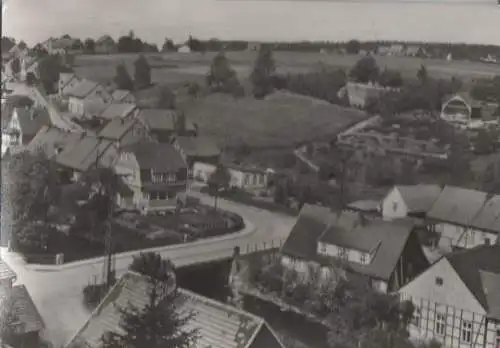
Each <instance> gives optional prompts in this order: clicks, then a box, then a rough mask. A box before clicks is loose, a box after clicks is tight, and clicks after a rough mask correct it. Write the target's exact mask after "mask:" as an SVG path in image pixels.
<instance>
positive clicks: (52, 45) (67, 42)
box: [41, 37, 78, 55]
mask: <svg viewBox="0 0 500 348" xmlns="http://www.w3.org/2000/svg"><path fill="white" fill-rule="evenodd" d="M76 41H77V40H76V39H73V38H70V37H62V38H59V39H54V38H50V39H48V40H47V41H45V42H43V43H42V44H41V46H42V47H43V48H44V49H45V50H46V51H47V52H48V53H49V54H52V55H56V54H58V55H66V54H68V53H77V52H78V50H76V49H75V48H74V47H75V46H74V45H75V43H76Z"/></svg>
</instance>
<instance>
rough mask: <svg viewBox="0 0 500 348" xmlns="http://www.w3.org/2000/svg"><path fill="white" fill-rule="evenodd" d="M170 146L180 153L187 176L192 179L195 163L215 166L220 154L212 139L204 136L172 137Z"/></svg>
mask: <svg viewBox="0 0 500 348" xmlns="http://www.w3.org/2000/svg"><path fill="white" fill-rule="evenodd" d="M172 145H173V146H174V147H175V148H176V149H177V151H179V152H180V154H181V156H182V157H183V158H184V160H185V161H186V163H187V165H188V175H189V177H190V178H192V177H193V167H194V164H195V162H203V163H209V164H214V165H215V164H217V163H218V162H219V159H220V156H221V154H222V151H221V149H220V148H219V147H218V146H217V144H216V143H215V141H214V140H213V139H212V138H209V137H205V136H196V137H185V136H174V137H173V139H172Z"/></svg>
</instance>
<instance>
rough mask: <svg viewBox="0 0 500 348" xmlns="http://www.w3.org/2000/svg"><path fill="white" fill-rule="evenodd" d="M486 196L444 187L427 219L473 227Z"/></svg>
mask: <svg viewBox="0 0 500 348" xmlns="http://www.w3.org/2000/svg"><path fill="white" fill-rule="evenodd" d="M486 198H487V194H486V193H484V192H480V191H476V190H469V189H464V188H460V187H454V186H445V188H444V189H443V191H442V192H441V194H440V195H439V197H438V198H437V200H436V202H434V204H433V206H432V208H431V210H430V211H429V212H428V213H427V217H428V218H430V219H432V220H437V221H443V222H449V223H452V224H458V225H461V226H473V225H472V222H473V219H474V217H475V216H476V215H477V214H478V213H479V211H480V210H481V208H482V207H483V205H484V203H485V202H486Z"/></svg>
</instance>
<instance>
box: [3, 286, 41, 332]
mask: <svg viewBox="0 0 500 348" xmlns="http://www.w3.org/2000/svg"><path fill="white" fill-rule="evenodd" d="M4 291H5V290H4ZM0 295H3V296H5V300H6V301H7V302H6V303H9V305H10V306H12V307H11V309H10V310H11V311H12V312H13V314H14V316H15V318H17V320H18V322H17V323H16V324H19V326H17V325H16V327H18V330H19V331H18V334H26V333H30V332H38V331H40V330H42V329H43V328H44V326H45V325H44V322H43V320H42V317H41V316H40V313H39V312H38V310H37V308H36V306H35V304H34V303H33V300H32V299H31V296H30V294H29V293H28V290H27V289H26V287H25V286H24V285H16V286H13V287H12V289H11V290H10V293H7V292H4V293H3V294H2V289H0ZM3 296H0V298H2V297H3ZM5 300H4V301H5Z"/></svg>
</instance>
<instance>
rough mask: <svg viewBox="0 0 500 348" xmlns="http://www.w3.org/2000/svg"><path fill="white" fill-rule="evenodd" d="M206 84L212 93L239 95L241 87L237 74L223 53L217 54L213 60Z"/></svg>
mask: <svg viewBox="0 0 500 348" xmlns="http://www.w3.org/2000/svg"><path fill="white" fill-rule="evenodd" d="M206 82H207V86H208V88H209V89H210V90H211V91H213V92H222V93H230V94H234V93H237V92H238V91H237V89H238V87H240V86H241V85H240V83H239V81H238V78H237V76H236V72H235V71H234V70H233V68H232V67H231V64H230V63H229V61H228V60H227V58H226V55H225V54H224V53H223V52H220V53H219V54H217V55H216V56H215V57H214V59H213V60H212V64H211V65H210V70H209V71H208V74H207V77H206Z"/></svg>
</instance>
